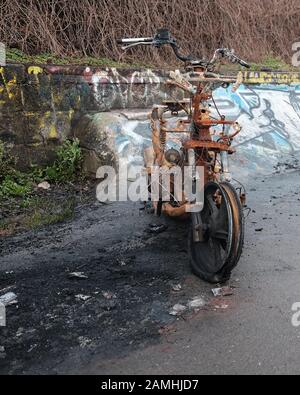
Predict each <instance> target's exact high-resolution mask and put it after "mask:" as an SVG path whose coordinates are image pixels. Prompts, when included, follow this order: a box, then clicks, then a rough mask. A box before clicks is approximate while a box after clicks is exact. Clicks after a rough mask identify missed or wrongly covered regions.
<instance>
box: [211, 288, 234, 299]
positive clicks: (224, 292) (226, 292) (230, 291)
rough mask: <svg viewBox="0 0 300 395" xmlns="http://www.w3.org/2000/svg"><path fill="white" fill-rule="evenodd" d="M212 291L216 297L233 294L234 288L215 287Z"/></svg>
mask: <svg viewBox="0 0 300 395" xmlns="http://www.w3.org/2000/svg"><path fill="white" fill-rule="evenodd" d="M211 291H212V293H213V295H214V296H215V297H218V296H231V295H233V289H232V288H231V287H221V288H213V289H212V290H211Z"/></svg>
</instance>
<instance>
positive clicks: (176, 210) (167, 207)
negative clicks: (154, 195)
mask: <svg viewBox="0 0 300 395" xmlns="http://www.w3.org/2000/svg"><path fill="white" fill-rule="evenodd" d="M162 211H163V213H165V214H167V215H168V216H170V217H181V216H183V215H185V214H186V204H183V205H182V206H180V207H174V206H172V205H171V204H170V203H164V204H163V207H162Z"/></svg>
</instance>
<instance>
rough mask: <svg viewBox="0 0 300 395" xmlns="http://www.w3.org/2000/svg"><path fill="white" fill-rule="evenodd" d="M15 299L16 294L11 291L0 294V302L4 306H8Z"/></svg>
mask: <svg viewBox="0 0 300 395" xmlns="http://www.w3.org/2000/svg"><path fill="white" fill-rule="evenodd" d="M16 300H17V295H16V294H14V293H13V292H7V293H6V294H4V295H2V296H0V303H2V304H4V306H8V305H10V304H12V303H15V302H16Z"/></svg>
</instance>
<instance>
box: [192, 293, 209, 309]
mask: <svg viewBox="0 0 300 395" xmlns="http://www.w3.org/2000/svg"><path fill="white" fill-rule="evenodd" d="M205 304H206V303H205V300H204V299H203V298H201V297H199V296H196V297H194V298H193V299H192V300H190V301H189V302H188V308H189V309H199V308H200V307H204V306H205Z"/></svg>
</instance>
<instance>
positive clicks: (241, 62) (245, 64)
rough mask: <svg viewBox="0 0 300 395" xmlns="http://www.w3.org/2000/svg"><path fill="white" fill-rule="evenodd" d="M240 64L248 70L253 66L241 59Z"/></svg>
mask: <svg viewBox="0 0 300 395" xmlns="http://www.w3.org/2000/svg"><path fill="white" fill-rule="evenodd" d="M239 64H240V65H241V66H243V67H246V69H251V65H250V64H249V63H247V62H245V61H244V60H242V59H240V61H239Z"/></svg>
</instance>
